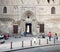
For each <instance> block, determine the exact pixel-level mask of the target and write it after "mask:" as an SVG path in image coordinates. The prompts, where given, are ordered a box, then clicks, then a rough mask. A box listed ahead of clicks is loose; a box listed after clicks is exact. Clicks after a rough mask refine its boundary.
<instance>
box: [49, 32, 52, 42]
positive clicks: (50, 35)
mask: <svg viewBox="0 0 60 52" xmlns="http://www.w3.org/2000/svg"><path fill="white" fill-rule="evenodd" d="M48 37H49V41H51V37H52V34H51V32H49V33H48Z"/></svg>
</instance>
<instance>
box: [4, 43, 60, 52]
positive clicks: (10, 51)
mask: <svg viewBox="0 0 60 52" xmlns="http://www.w3.org/2000/svg"><path fill="white" fill-rule="evenodd" d="M57 45H60V44H50V45H40V46H33V47H26V48H20V49H14V50H8V51H3V52H12V51H18V50H25V49H32V48H38V47H47V46H57Z"/></svg>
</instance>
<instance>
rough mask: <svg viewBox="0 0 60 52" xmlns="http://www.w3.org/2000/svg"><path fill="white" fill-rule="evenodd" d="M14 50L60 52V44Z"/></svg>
mask: <svg viewBox="0 0 60 52" xmlns="http://www.w3.org/2000/svg"><path fill="white" fill-rule="evenodd" d="M12 52H60V45H58V46H48V47H39V48H32V49H26V50H18V51H12Z"/></svg>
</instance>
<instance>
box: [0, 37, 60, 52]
mask: <svg viewBox="0 0 60 52" xmlns="http://www.w3.org/2000/svg"><path fill="white" fill-rule="evenodd" d="M47 39H48V37H46V38H36V43H34V37H21V38H13V37H10V38H9V40H6V41H5V43H4V44H0V51H1V52H2V51H11V50H18V49H28V48H33V47H40V46H41V47H43V46H51V45H55V44H56V45H60V37H59V39H58V42H54V39H53V38H52V39H51V41H47ZM11 42H12V47H11ZM11 48H12V49H11Z"/></svg>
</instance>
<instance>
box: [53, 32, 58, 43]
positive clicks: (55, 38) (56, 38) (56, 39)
mask: <svg viewBox="0 0 60 52" xmlns="http://www.w3.org/2000/svg"><path fill="white" fill-rule="evenodd" d="M54 40H55V42H57V41H58V36H57V33H55V36H54Z"/></svg>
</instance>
